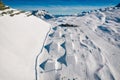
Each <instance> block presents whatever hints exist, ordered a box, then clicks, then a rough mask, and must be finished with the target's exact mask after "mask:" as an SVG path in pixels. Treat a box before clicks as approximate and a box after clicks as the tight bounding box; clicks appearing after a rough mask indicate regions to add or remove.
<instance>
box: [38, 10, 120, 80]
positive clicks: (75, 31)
mask: <svg viewBox="0 0 120 80" xmlns="http://www.w3.org/2000/svg"><path fill="white" fill-rule="evenodd" d="M119 12H120V10H119V9H118V8H115V9H114V8H111V9H108V10H107V11H98V12H92V13H89V14H86V15H85V16H80V17H76V16H71V17H60V18H57V20H56V21H54V20H53V22H52V21H50V23H51V24H52V25H53V27H52V28H51V30H50V32H49V34H48V36H47V38H46V41H45V44H44V48H43V50H42V52H41V53H40V55H39V56H38V62H37V64H38V65H37V73H38V75H37V80H119V79H120V69H119V68H120V58H119V57H120V49H119V45H120V43H119V36H120V34H119V31H120V29H119V26H120V23H119V20H118V19H119V18H120V17H119V15H120V13H119ZM116 13H118V14H117V15H116ZM110 16H111V17H110ZM115 17H117V18H115ZM56 23H57V24H56ZM68 24H70V25H71V24H72V25H73V26H74V25H77V26H76V27H70V26H69V25H68ZM60 25H64V26H60ZM110 25H111V26H110ZM112 39H113V40H112ZM46 61H48V62H46ZM44 62H46V63H45V64H44ZM39 65H42V66H39ZM42 68H44V69H42Z"/></svg>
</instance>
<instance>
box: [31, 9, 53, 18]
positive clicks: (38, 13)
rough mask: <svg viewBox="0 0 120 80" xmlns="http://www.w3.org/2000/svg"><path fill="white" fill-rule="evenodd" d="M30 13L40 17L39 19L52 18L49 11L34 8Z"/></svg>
mask: <svg viewBox="0 0 120 80" xmlns="http://www.w3.org/2000/svg"><path fill="white" fill-rule="evenodd" d="M32 14H33V15H35V16H37V17H39V18H41V19H51V18H54V16H53V15H52V14H50V13H48V12H47V11H45V10H34V11H32Z"/></svg>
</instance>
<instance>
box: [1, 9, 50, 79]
mask: <svg viewBox="0 0 120 80" xmlns="http://www.w3.org/2000/svg"><path fill="white" fill-rule="evenodd" d="M10 10H13V9H9V10H4V12H6V11H10ZM2 12H3V11H1V13H2ZM15 12H19V11H17V10H15ZM49 29H50V24H48V23H46V22H44V21H43V20H41V19H39V18H37V17H35V16H29V17H27V15H26V13H21V14H19V15H14V16H12V17H11V16H10V15H9V14H5V15H4V16H0V80H35V59H36V56H37V55H38V53H39V52H40V49H41V48H42V44H43V42H44V39H45V35H46V33H47V32H48V30H49Z"/></svg>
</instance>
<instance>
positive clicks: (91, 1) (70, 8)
mask: <svg viewBox="0 0 120 80" xmlns="http://www.w3.org/2000/svg"><path fill="white" fill-rule="evenodd" d="M2 1H3V2H4V3H5V4H6V5H9V6H11V7H13V8H17V9H23V10H35V9H46V10H48V11H49V12H50V13H52V14H75V13H78V12H81V11H84V10H91V9H98V8H103V7H107V6H114V5H116V4H118V3H119V2H120V0H2Z"/></svg>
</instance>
